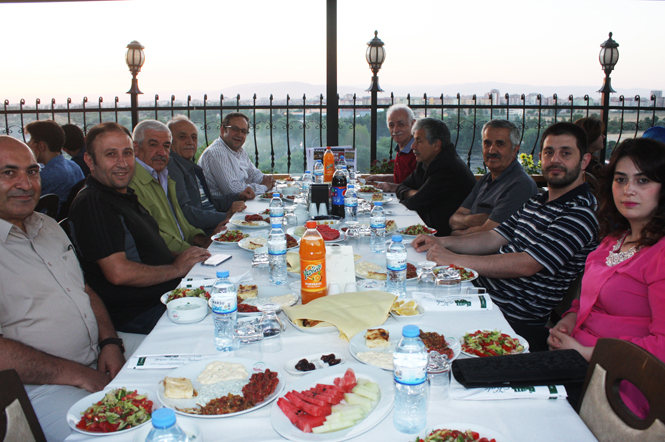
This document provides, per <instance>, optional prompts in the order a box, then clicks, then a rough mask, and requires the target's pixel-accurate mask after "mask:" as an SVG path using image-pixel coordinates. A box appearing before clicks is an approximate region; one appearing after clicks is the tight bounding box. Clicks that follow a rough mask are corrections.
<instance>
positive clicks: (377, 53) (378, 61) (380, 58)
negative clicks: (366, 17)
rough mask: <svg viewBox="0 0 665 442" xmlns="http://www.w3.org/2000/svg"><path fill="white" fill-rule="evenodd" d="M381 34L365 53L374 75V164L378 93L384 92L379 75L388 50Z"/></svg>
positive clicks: (368, 45) (372, 88) (372, 41)
mask: <svg viewBox="0 0 665 442" xmlns="http://www.w3.org/2000/svg"><path fill="white" fill-rule="evenodd" d="M378 34H379V32H378V31H374V38H373V39H371V40H370V41H368V42H367V52H365V58H366V59H367V63H369V68H370V70H371V71H372V73H373V74H374V75H373V76H372V83H371V84H370V85H369V89H367V91H370V92H371V93H372V104H371V106H372V107H371V111H372V112H371V125H372V137H371V144H370V161H371V162H374V160H376V141H377V140H376V130H377V126H376V116H377V107H378V98H377V93H378V92H383V89H381V88H380V87H379V77H378V76H377V74H378V73H379V70H380V69H381V65H382V64H383V62H384V61H385V60H386V50H385V49H384V48H383V42H382V41H381V39H380V38H379V37H378Z"/></svg>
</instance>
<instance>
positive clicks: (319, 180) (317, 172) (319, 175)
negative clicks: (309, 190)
mask: <svg viewBox="0 0 665 442" xmlns="http://www.w3.org/2000/svg"><path fill="white" fill-rule="evenodd" d="M314 182H315V183H316V184H323V162H321V160H316V163H315V164H314Z"/></svg>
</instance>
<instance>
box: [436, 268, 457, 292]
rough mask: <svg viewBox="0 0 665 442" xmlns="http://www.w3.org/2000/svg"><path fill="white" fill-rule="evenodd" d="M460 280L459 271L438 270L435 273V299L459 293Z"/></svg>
mask: <svg viewBox="0 0 665 442" xmlns="http://www.w3.org/2000/svg"><path fill="white" fill-rule="evenodd" d="M461 286H462V278H461V276H460V274H459V270H455V269H453V268H450V267H449V268H445V269H444V268H440V269H439V271H438V272H437V273H436V291H435V294H434V296H435V297H436V298H439V299H440V298H444V297H446V296H448V295H454V294H457V293H459V292H460V288H461Z"/></svg>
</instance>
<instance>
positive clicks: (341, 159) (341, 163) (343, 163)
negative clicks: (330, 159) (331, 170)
mask: <svg viewBox="0 0 665 442" xmlns="http://www.w3.org/2000/svg"><path fill="white" fill-rule="evenodd" d="M337 167H338V168H340V169H345V168H346V159H345V158H344V155H340V156H339V160H337Z"/></svg>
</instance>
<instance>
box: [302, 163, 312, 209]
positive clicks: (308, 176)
mask: <svg viewBox="0 0 665 442" xmlns="http://www.w3.org/2000/svg"><path fill="white" fill-rule="evenodd" d="M311 184H312V171H311V170H306V171H305V174H304V175H303V176H302V191H303V192H304V193H305V198H307V201H308V202H309V186H310V185H311Z"/></svg>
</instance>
